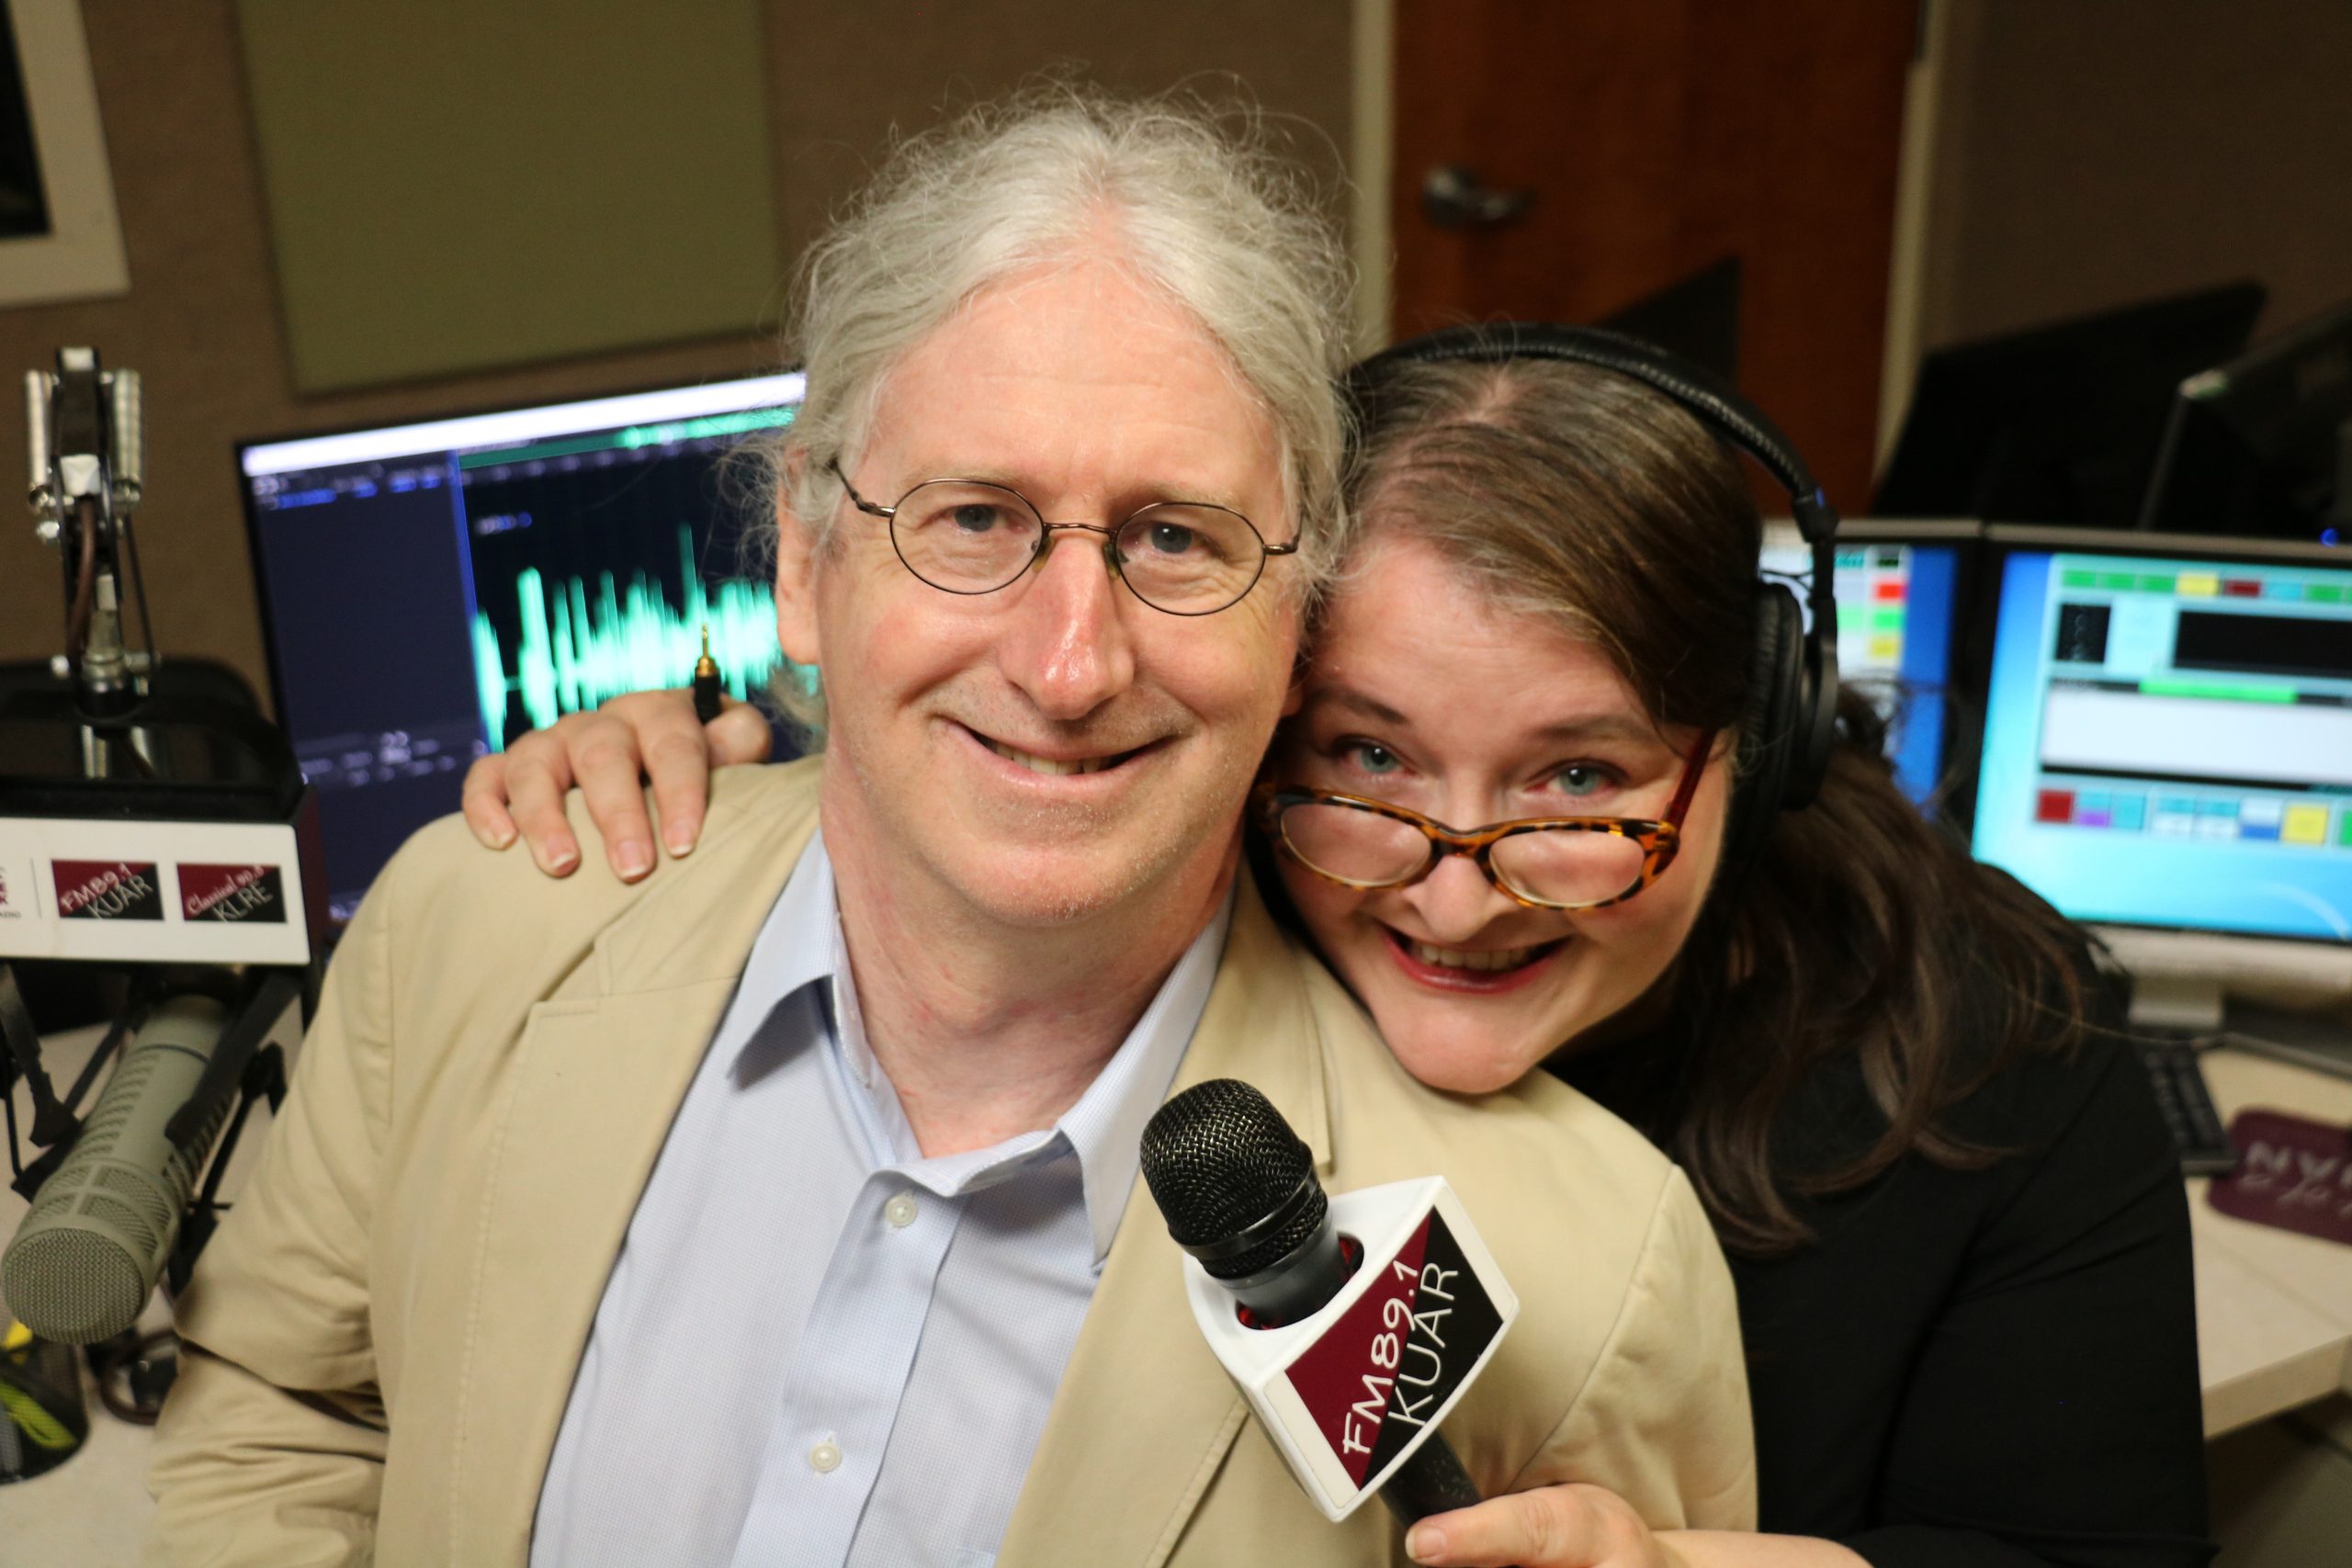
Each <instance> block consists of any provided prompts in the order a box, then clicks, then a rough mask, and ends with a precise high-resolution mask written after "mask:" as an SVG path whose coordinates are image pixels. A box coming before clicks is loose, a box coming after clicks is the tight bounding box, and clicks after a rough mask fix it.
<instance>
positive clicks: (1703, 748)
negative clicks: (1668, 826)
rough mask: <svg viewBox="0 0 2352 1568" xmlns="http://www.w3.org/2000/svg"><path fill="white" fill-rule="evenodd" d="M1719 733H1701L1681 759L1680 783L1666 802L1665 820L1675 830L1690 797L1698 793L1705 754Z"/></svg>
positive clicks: (1705, 758) (1713, 731) (1706, 731)
mask: <svg viewBox="0 0 2352 1568" xmlns="http://www.w3.org/2000/svg"><path fill="white" fill-rule="evenodd" d="M1719 733H1721V732H1720V731H1718V730H1713V729H1710V730H1705V731H1703V732H1702V733H1701V735H1700V737H1699V739H1698V742H1697V744H1695V745H1693V746H1692V747H1691V752H1690V755H1688V756H1686V757H1684V758H1683V759H1682V782H1681V783H1680V784H1677V785H1676V786H1675V789H1674V798H1673V799H1672V800H1670V801H1668V802H1667V807H1666V820H1667V821H1668V822H1670V823H1672V824H1673V825H1674V826H1675V827H1677V828H1679V827H1681V826H1682V814H1683V813H1684V812H1686V811H1688V810H1690V809H1691V796H1693V795H1697V794H1698V793H1699V779H1700V776H1701V775H1702V773H1705V772H1706V761H1707V753H1708V752H1709V751H1710V750H1713V747H1714V744H1715V737H1716V735H1718V734H1719Z"/></svg>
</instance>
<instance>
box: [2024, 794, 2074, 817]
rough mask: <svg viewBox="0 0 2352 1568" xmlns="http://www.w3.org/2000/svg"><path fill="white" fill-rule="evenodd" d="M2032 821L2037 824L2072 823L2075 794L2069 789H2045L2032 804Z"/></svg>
mask: <svg viewBox="0 0 2352 1568" xmlns="http://www.w3.org/2000/svg"><path fill="white" fill-rule="evenodd" d="M2033 819H2034V820H2035V821H2037V822H2072V821H2073V820H2074V819H2075V792H2074V791H2073V790H2071V789H2045V790H2043V791H2042V792H2041V796H2040V797H2039V798H2038V799H2036V800H2035V801H2034V803H2033Z"/></svg>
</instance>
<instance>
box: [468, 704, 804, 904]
mask: <svg viewBox="0 0 2352 1568" xmlns="http://www.w3.org/2000/svg"><path fill="white" fill-rule="evenodd" d="M768 749H769V737H768V726H767V720H766V719H765V718H764V717H763V716H761V713H760V711H759V709H757V708H755V707H753V706H752V705H750V704H749V703H739V702H736V701H734V700H733V699H731V698H729V699H727V700H726V705H725V707H724V708H723V709H722V710H721V711H720V713H719V715H718V717H716V718H714V719H712V720H711V721H710V722H709V723H708V724H707V725H706V724H703V723H700V722H699V721H697V720H696V719H695V705H694V694H692V693H691V692H686V691H668V692H638V693H635V694H630V695H628V696H623V697H615V698H614V699H613V700H612V701H610V702H608V703H606V704H605V705H604V706H602V707H600V708H597V709H596V710H595V711H594V712H593V713H575V714H570V715H567V716H564V717H563V718H562V719H560V720H559V721H557V723H556V724H555V725H554V726H553V727H551V728H547V729H535V730H533V731H532V732H531V733H529V734H528V735H524V736H520V737H518V738H516V739H515V742H514V743H513V744H512V745H510V746H508V747H507V749H506V750H504V751H503V752H495V753H492V755H490V756H487V757H481V758H478V759H477V760H476V761H475V762H474V765H473V766H472V767H471V768H469V769H468V770H467V771H466V789H465V802H464V810H465V814H466V822H467V825H468V826H469V827H471V828H472V829H473V831H474V837H475V838H477V839H480V840H481V841H482V842H483V843H484V844H486V845H488V846H489V847H490V848H492V849H493V850H503V849H504V848H506V847H507V846H508V845H509V844H512V843H513V842H514V841H515V839H516V838H517V837H520V838H521V839H522V840H523V841H524V842H525V843H526V844H527V845H528V846H529V848H530V852H531V859H532V860H533V861H534V862H535V863H537V865H538V868H539V869H540V870H541V871H543V872H545V873H547V874H548V875H549V876H569V875H571V873H572V872H573V871H574V870H576V869H577V868H578V867H579V864H580V841H579V840H577V839H576V838H574V837H573V836H572V832H571V824H570V823H569V822H568V821H567V820H566V819H565V818H564V809H563V797H564V793H565V792H566V791H567V790H569V789H571V787H572V786H574V785H575V784H576V785H578V786H579V789H580V793H581V795H582V799H583V800H584V801H585V802H586V804H587V807H588V815H589V817H590V818H591V819H592V820H594V822H595V824H596V829H597V831H598V832H600V833H602V834H603V835H604V839H605V861H606V862H607V863H610V864H611V866H612V868H613V874H614V875H616V876H617V877H619V878H620V879H621V880H622V881H623V882H635V881H636V880H638V878H639V877H641V876H643V875H645V874H647V873H648V872H650V871H651V870H652V869H653V864H654V860H655V856H654V852H653V824H652V822H651V821H650V819H649V818H647V816H646V811H645V795H644V791H643V787H642V785H643V784H644V782H645V781H647V780H649V779H650V781H651V782H652V784H653V805H654V811H655V814H656V815H657V816H658V817H659V818H661V826H662V843H663V844H664V845H665V846H666V847H667V848H668V849H669V852H670V853H671V854H673V855H683V854H685V853H687V852H689V851H691V850H692V849H693V848H694V847H695V840H697V839H699V838H700V837H701V836H702V822H703V813H704V810H705V809H706V808H707V807H708V805H709V804H710V771H711V770H712V769H713V768H723V767H727V766H729V765H730V764H732V763H736V762H758V761H765V760H766V758H767V755H768Z"/></svg>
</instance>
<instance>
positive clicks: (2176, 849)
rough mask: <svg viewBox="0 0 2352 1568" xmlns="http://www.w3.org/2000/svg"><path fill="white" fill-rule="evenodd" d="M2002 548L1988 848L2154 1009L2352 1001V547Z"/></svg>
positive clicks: (2041, 541) (2157, 542)
mask: <svg viewBox="0 0 2352 1568" xmlns="http://www.w3.org/2000/svg"><path fill="white" fill-rule="evenodd" d="M1989 540H1990V544H1991V547H1992V549H1993V551H1994V558H1993V561H1992V570H1993V571H1994V573H1995V574H1996V581H1997V584H1998V586H1997V601H1996V611H1995V621H1994V628H1993V653H1992V661H1991V669H1990V677H1989V679H1990V685H1989V690H1988V692H1987V694H1986V699H1985V735H1984V750H1983V759H1982V761H1981V764H1980V767H1979V771H1978V778H1977V789H1976V814H1975V825H1974V834H1973V850H1974V852H1975V854H1976V857H1977V858H1978V859H1979V860H1982V861H1985V862H1986V863H1990V864H1993V865H1996V866H1999V867H2001V868H2002V869H2004V870H2006V871H2008V872H2009V873H2011V874H2014V875H2016V876H2017V877H2018V879H2019V880H2020V881H2022V882H2024V883H2025V884H2026V885H2027V886H2030V887H2031V888H2032V889H2033V890H2034V891H2035V892H2037V893H2039V894H2041V896H2042V897H2044V898H2047V899H2048V900H2049V901H2050V902H2051V903H2052V904H2053V905H2055V906H2056V907H2057V908H2059V909H2060V910H2061V911H2062V912H2063V913H2064V914H2065V915H2067V916H2069V917H2070V918H2072V919H2077V920H2082V921H2086V922H2090V923H2093V924H2095V925H2097V926H2098V927H2099V928H2101V931H2102V934H2105V935H2107V936H2109V940H2110V942H2111V944H2112V945H2113V946H2114V947H2115V949H2116V951H2117V953H2118V955H2119V956H2120V957H2121V958H2122V959H2123V961H2124V962H2125V963H2126V964H2127V965H2129V966H2130V967H2131V968H2132V969H2133V970H2134V972H2135V975H2136V976H2137V977H2138V979H2139V982H2140V985H2139V987H2138V990H2139V992H2140V995H2139V996H2138V997H2137V998H2135V1007H2136V1010H2137V1011H2138V1013H2139V1014H2140V1016H2142V1017H2144V1018H2153V1019H2155V1020H2157V1021H2173V1022H2181V1023H2192V1024H2196V1023H2203V1024H2211V1023H2214V1022H2218V1021H2219V1018H2220V1011H2221V1004H2222V994H2223V992H2224V991H2225V990H2227V989H2229V988H2232V987H2236V986H2238V985H2241V984H2244V983H2249V982H2258V983H2260V984H2261V985H2263V986H2265V987H2287V988H2290V989H2297V990H2305V991H2315V992H2320V993H2335V992H2340V991H2352V553H2347V552H2338V551H2332V550H2329V549H2326V548H2324V547H2319V546H2305V545H2297V544H2289V543H2283V542H2282V543H2275V544H2270V543H2256V542H2251V541H2246V540H2236V541H2231V540H2217V539H2191V538H2158V537H2154V536H2148V535H2145V534H2133V533H2074V532H2071V531H2067V530H2060V529H2032V528H2019V529H2005V528H2003V529H1995V530H1992V531H1991V534H1990V536H1989Z"/></svg>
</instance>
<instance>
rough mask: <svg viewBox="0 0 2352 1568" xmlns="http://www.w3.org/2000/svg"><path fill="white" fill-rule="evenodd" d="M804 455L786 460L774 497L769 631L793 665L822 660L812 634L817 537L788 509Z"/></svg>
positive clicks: (816, 638)
mask: <svg viewBox="0 0 2352 1568" xmlns="http://www.w3.org/2000/svg"><path fill="white" fill-rule="evenodd" d="M806 461H807V459H806V457H805V455H804V454H802V453H799V452H795V453H793V454H792V455H791V457H788V458H786V469H785V472H784V474H783V476H782V482H780V483H779V484H778V485H777V486H776V502H775V635H776V641H777V643H778V644H779V645H781V646H782V648H783V649H784V656H785V657H786V659H789V660H792V661H793V662H794V663H795V664H799V665H803V666H813V665H820V664H821V663H823V659H822V657H821V650H820V647H819V638H818V636H817V588H816V571H817V553H818V552H817V541H816V538H815V536H814V533H813V531H812V530H811V529H810V528H809V525H807V524H805V523H803V522H802V521H801V520H800V518H799V516H798V515H797V513H795V512H794V511H793V509H792V502H791V500H790V497H791V495H792V491H793V489H794V487H795V483H796V481H797V479H798V477H799V474H800V471H801V468H802V466H803V465H804V464H805V462H806Z"/></svg>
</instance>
